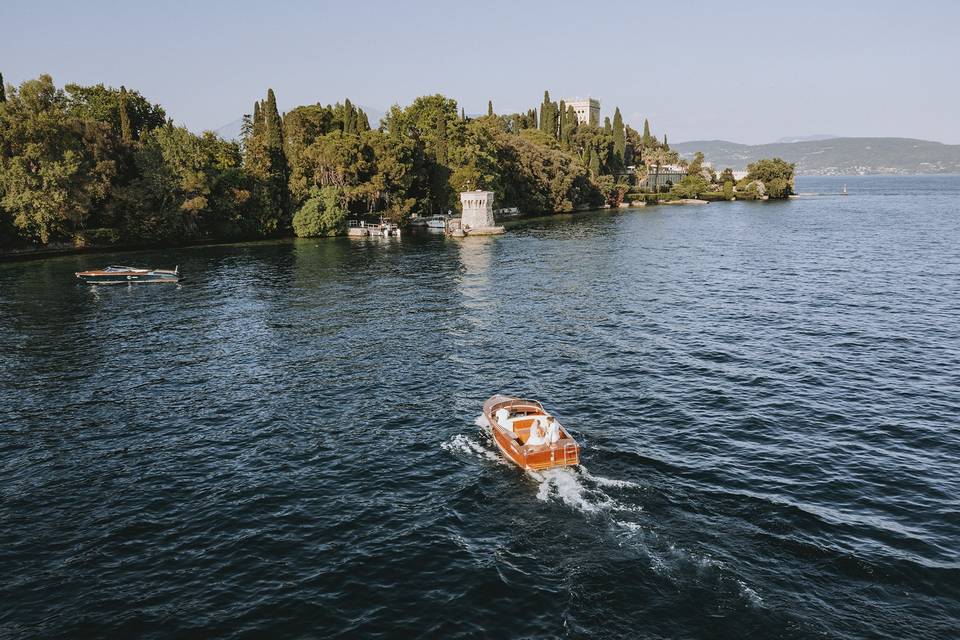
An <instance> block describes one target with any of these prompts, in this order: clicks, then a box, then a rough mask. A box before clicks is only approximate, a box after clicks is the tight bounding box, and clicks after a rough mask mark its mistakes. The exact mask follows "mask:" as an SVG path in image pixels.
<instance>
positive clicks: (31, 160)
mask: <svg viewBox="0 0 960 640" xmlns="http://www.w3.org/2000/svg"><path fill="white" fill-rule="evenodd" d="M118 146H119V141H118V140H117V138H116V136H115V134H114V132H113V131H112V130H111V128H110V126H109V125H107V124H105V123H102V122H97V121H89V120H83V119H81V118H78V117H76V116H73V115H71V114H70V113H69V111H68V102H67V98H66V96H65V95H64V94H63V92H62V91H60V90H58V89H57V88H56V87H55V86H54V85H53V80H52V79H51V78H50V76H48V75H44V76H41V77H40V78H38V79H37V80H28V81H26V82H24V83H23V84H22V85H20V88H19V90H15V91H13V92H11V95H10V96H8V99H7V100H6V101H5V102H3V103H0V207H2V209H3V211H4V212H5V213H6V215H7V216H10V219H9V224H10V226H12V227H13V228H15V229H16V230H17V233H18V234H19V236H20V237H21V238H22V239H24V240H29V241H33V242H39V243H43V244H46V243H48V242H51V241H55V240H61V239H66V238H68V237H70V236H71V234H72V233H73V232H74V231H76V230H78V229H82V228H83V227H84V225H85V223H86V221H87V218H88V217H89V216H90V213H91V211H92V210H93V208H94V207H95V206H96V205H97V204H98V203H99V202H101V201H102V200H103V199H104V198H105V197H106V196H107V194H108V193H109V189H110V185H111V181H112V180H113V178H114V176H115V175H116V173H117V162H116V160H115V158H116V157H117V156H118V155H119V151H118Z"/></svg>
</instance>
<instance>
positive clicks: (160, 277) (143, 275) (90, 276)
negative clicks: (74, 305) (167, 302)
mask: <svg viewBox="0 0 960 640" xmlns="http://www.w3.org/2000/svg"><path fill="white" fill-rule="evenodd" d="M76 276H77V279H78V280H80V281H81V282H84V283H86V284H154V283H157V284H176V283H178V282H180V273H179V272H178V271H167V270H161V269H153V270H136V271H133V270H131V271H109V270H97V271H80V272H78V273H77V274H76Z"/></svg>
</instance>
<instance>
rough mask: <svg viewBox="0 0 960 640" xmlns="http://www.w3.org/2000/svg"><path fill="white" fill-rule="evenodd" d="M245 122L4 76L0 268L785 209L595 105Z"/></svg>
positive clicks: (434, 103) (763, 176)
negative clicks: (458, 219) (730, 208)
mask: <svg viewBox="0 0 960 640" xmlns="http://www.w3.org/2000/svg"><path fill="white" fill-rule="evenodd" d="M242 122H243V126H242V131H241V134H240V138H239V140H227V139H223V138H221V137H219V136H217V135H216V134H215V133H213V132H210V131H207V132H203V133H201V134H199V135H198V134H195V133H193V132H191V131H189V130H188V129H187V128H186V127H183V126H179V125H177V124H175V122H174V120H173V119H172V118H171V117H169V116H168V115H167V113H166V111H165V110H164V108H163V107H161V106H160V105H159V104H156V103H153V102H151V101H150V100H148V99H147V98H146V97H144V96H143V95H142V94H141V93H140V92H138V91H136V90H133V89H127V88H126V87H125V86H121V87H120V88H119V89H115V88H112V87H107V86H104V85H103V84H97V85H93V86H82V85H77V84H67V85H66V86H65V87H63V88H59V87H57V86H56V85H55V84H54V81H53V79H52V78H51V77H50V76H49V75H43V76H41V77H39V78H37V79H34V80H27V81H25V82H23V83H21V84H20V85H19V86H18V87H14V86H11V85H4V84H3V81H2V76H0V251H3V252H7V253H9V252H18V251H35V250H38V249H39V250H43V249H58V250H72V249H78V250H82V249H85V248H90V247H116V246H154V245H175V244H185V243H203V242H221V241H239V240H248V239H249V240H252V239H261V238H271V237H283V236H289V235H291V234H295V235H297V236H301V237H315V236H331V235H341V234H346V232H347V224H348V221H349V220H351V219H363V218H365V217H366V218H369V219H379V220H383V221H387V222H389V223H392V224H395V225H399V226H403V225H404V224H405V223H406V222H407V221H409V220H410V218H411V216H412V215H414V214H417V215H420V216H427V215H433V214H446V213H448V212H459V211H460V208H461V200H460V196H459V194H460V193H463V192H467V191H472V190H482V191H484V192H492V193H494V194H496V196H495V197H496V200H497V206H498V207H501V208H511V209H517V210H519V211H522V212H524V213H527V214H539V213H554V212H569V211H575V210H581V209H595V208H600V207H604V206H609V207H616V206H627V205H629V204H631V203H633V204H635V205H638V206H639V205H648V204H658V203H665V202H687V201H704V200H707V201H709V200H732V199H735V198H736V199H769V198H786V197H788V196H789V195H790V194H791V193H792V191H793V165H791V164H790V163H787V162H784V161H782V160H779V159H776V158H774V159H764V160H759V161H757V162H754V163H752V164H751V165H750V166H749V167H748V169H747V171H746V172H745V173H744V174H743V175H740V176H738V175H735V172H734V171H733V170H732V169H729V168H728V169H725V170H723V171H721V172H717V171H716V170H714V169H713V168H712V167H710V166H708V165H706V164H705V163H704V162H703V155H702V154H696V155H695V156H694V157H693V158H692V159H689V160H688V159H684V158H681V157H680V155H679V154H678V153H677V152H676V151H674V150H672V149H671V148H670V145H669V144H668V142H667V136H666V135H663V136H662V138H658V137H657V136H656V135H653V134H652V133H651V129H650V124H649V122H648V121H645V122H644V125H643V131H642V132H638V131H636V130H635V129H633V128H632V127H630V126H629V125H625V124H624V122H623V118H622V117H621V113H620V109H619V108H616V109H615V111H614V114H613V118H612V119H611V118H609V117H607V118H604V120H603V122H602V123H601V122H600V103H599V101H598V100H596V99H595V98H588V99H586V100H580V99H577V100H569V101H567V100H559V101H555V100H553V99H552V98H551V97H550V94H549V92H544V94H543V99H542V101H541V103H540V105H539V106H538V107H535V108H530V109H529V110H527V111H525V112H523V113H510V114H498V113H496V112H495V111H494V107H493V104H492V102H490V103H488V106H487V112H486V114H483V115H478V116H467V115H466V114H465V112H464V110H463V108H462V107H460V106H459V105H458V104H457V102H456V101H455V100H453V99H451V98H448V97H445V96H443V95H439V94H438V95H430V96H423V97H420V98H417V99H415V100H414V101H413V103H412V104H410V105H408V106H405V107H401V106H399V105H394V106H393V107H392V108H391V109H390V111H389V112H388V113H387V114H386V115H385V116H384V117H383V119H382V120H381V121H380V123H379V125H378V126H376V127H373V126H371V123H370V121H369V118H368V116H367V114H366V113H365V112H364V111H363V109H361V108H359V107H357V106H356V105H354V104H353V103H351V101H350V100H349V99H347V100H344V101H343V102H338V103H336V104H332V105H330V104H328V105H322V104H312V105H303V106H298V107H295V108H293V109H291V110H290V111H288V112H286V113H282V114H281V113H280V111H279V110H278V108H277V100H276V96H275V94H274V92H273V91H272V90H268V91H267V92H266V95H265V96H264V97H263V99H262V100H257V101H256V102H255V103H254V104H253V105H252V110H251V113H250V114H248V115H245V116H244V117H243V121H242Z"/></svg>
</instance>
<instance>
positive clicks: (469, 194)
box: [453, 189, 504, 237]
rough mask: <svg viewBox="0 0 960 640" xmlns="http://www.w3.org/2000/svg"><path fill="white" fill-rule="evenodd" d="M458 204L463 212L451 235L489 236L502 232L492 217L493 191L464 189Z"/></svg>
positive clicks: (502, 229) (501, 228)
mask: <svg viewBox="0 0 960 640" xmlns="http://www.w3.org/2000/svg"><path fill="white" fill-rule="evenodd" d="M460 204H461V206H462V207H463V214H462V215H461V216H460V222H459V225H458V226H457V228H456V230H455V231H454V232H453V235H455V236H458V237H463V236H465V235H471V236H489V235H496V234H499V233H503V232H504V228H503V227H498V226H497V223H496V222H495V221H494V219H493V191H481V190H479V189H477V190H476V191H464V192H463V193H461V194H460Z"/></svg>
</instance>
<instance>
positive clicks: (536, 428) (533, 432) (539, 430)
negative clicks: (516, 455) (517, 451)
mask: <svg viewBox="0 0 960 640" xmlns="http://www.w3.org/2000/svg"><path fill="white" fill-rule="evenodd" d="M524 444H530V445H538V444H547V430H546V429H544V428H543V425H542V424H541V423H540V418H534V419H533V424H531V425H530V435H529V436H528V437H527V441H526V442H525V443H524Z"/></svg>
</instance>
